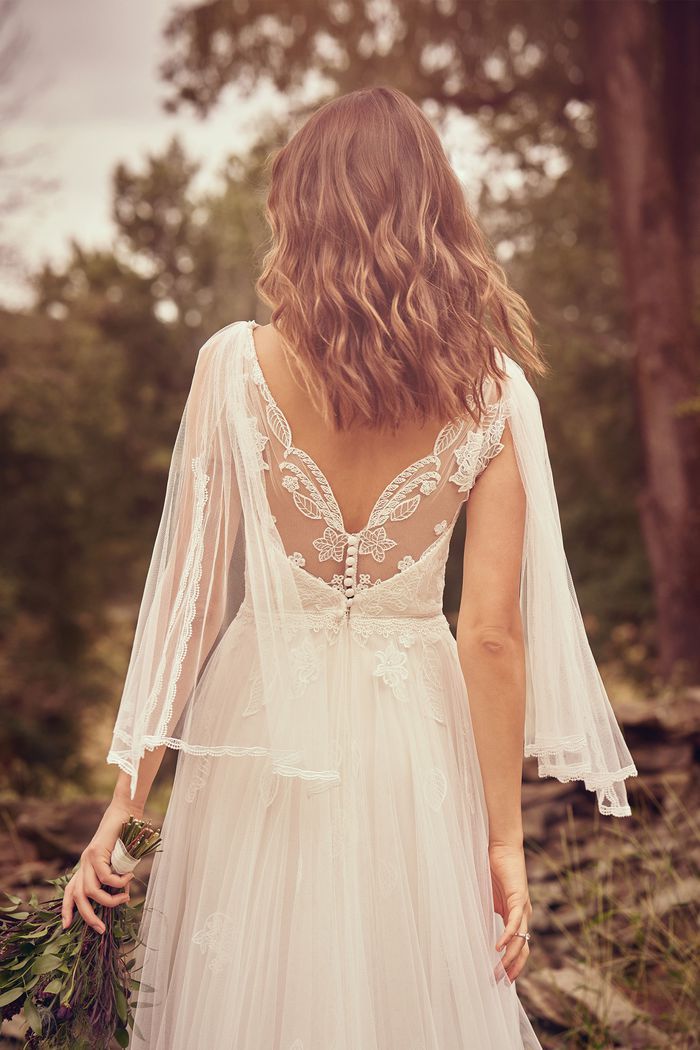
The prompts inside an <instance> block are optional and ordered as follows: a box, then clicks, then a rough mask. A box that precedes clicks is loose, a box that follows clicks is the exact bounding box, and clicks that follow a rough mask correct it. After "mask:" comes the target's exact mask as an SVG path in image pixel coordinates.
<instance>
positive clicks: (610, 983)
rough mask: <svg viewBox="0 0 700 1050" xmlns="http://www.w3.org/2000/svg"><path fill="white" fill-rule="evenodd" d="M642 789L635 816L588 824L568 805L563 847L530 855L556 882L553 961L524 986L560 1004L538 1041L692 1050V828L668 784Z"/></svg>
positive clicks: (698, 956) (699, 867)
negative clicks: (553, 1036)
mask: <svg viewBox="0 0 700 1050" xmlns="http://www.w3.org/2000/svg"><path fill="white" fill-rule="evenodd" d="M638 790H639V794H637V792H635V796H636V805H635V806H634V807H633V816H632V818H624V819H619V820H616V819H612V818H602V817H601V816H600V814H598V813H596V816H595V818H594V820H593V822H592V825H587V826H586V827H585V828H584V827H583V825H582V822H581V821H580V820H576V818H575V817H574V815H573V813H572V810H571V807H569V808H568V813H567V820H566V823H565V825H564V827H562V829H561V831H560V837H559V842H558V843H556V845H553V846H551V847H550V848H549V849H548V850H546V851H545V850H536V852H538V853H539V854H540V856H541V858H542V860H543V861H544V862H545V865H546V867H547V868H548V869H549V871H550V874H551V876H553V879H554V880H555V881H554V883H551V882H550V883H549V884H548V885H549V893H550V895H551V897H552V899H551V902H550V907H549V908H548V911H549V919H550V923H551V930H550V933H549V941H550V945H551V948H552V955H553V959H552V963H553V965H552V968H551V969H549V970H544V971H540V973H539V974H537V973H534V975H533V977H532V978H531V980H532V981H534V982H536V983H537V984H538V985H539V990H540V993H544V1000H547V996H548V997H549V998H548V1001H549V1002H550V1003H551V1004H554V1003H556V1007H555V1008H554V1009H553V1010H551V1011H550V1012H551V1013H553V1014H554V1015H556V1016H555V1017H554V1018H553V1019H550V1023H547V1021H546V1019H545V1020H544V1021H543V1027H544V1029H545V1031H547V1029H549V1030H550V1031H551V1033H552V1034H553V1033H554V1031H557V1037H556V1040H555V1041H554V1042H552V1043H551V1044H547V1043H545V1036H543V1043H545V1045H551V1046H552V1047H554V1046H556V1047H558V1048H559V1047H566V1048H567V1050H583V1048H585V1050H608V1048H612V1047H625V1048H626V1050H636V1048H639V1050H661V1048H662V1047H663V1048H664V1050H694V1048H696V1047H700V825H699V824H698V820H697V818H696V816H695V813H694V811H693V810H692V809H691V808H690V806H688V805H686V803H685V802H684V800H683V799H682V798H681V797H680V796H679V795H678V793H677V792H676V791H675V790H674V789H673V788H671V787H669V786H668V785H665V786H664V789H663V793H662V797H661V798H659V797H656V796H655V795H654V794H653V793H652V792H651V791H650V789H648V788H645V787H643V786H642V784H641V783H640V785H639V789H638ZM533 898H535V901H536V898H537V888H536V887H533ZM535 906H537V905H536V904H535ZM547 939H548V935H547V934H546V933H545V934H544V935H543V937H542V940H543V941H544V942H545V943H546V941H547ZM547 984H548V985H549V991H548V992H547ZM526 987H527V986H526ZM524 998H525V997H524ZM542 1001H543V997H542V995H540V1002H542ZM533 1003H534V998H533ZM552 1020H553V1022H554V1023H553V1024H552Z"/></svg>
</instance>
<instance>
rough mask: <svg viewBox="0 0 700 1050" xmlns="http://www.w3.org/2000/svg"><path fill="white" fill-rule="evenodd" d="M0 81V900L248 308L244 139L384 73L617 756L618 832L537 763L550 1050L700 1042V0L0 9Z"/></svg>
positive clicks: (50, 853)
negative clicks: (566, 590)
mask: <svg viewBox="0 0 700 1050" xmlns="http://www.w3.org/2000/svg"><path fill="white" fill-rule="evenodd" d="M0 69H1V70H2V72H1V73H0V113H1V114H2V118H3V119H2V124H3V132H2V137H1V138H0V268H1V273H0V276H1V278H2V284H1V287H0V304H2V305H1V306H0V313H1V317H0V381H1V386H0V460H1V462H0V470H1V472H2V521H1V524H0V629H1V632H2V634H1V640H0V705H1V710H2V724H1V727H0V801H1V803H2V804H1V806H0V818H1V819H0V879H1V880H2V883H3V885H4V886H6V887H20V891H21V892H24V891H25V890H27V889H28V888H29V887H32V888H36V889H38V890H39V892H41V887H42V885H43V881H42V880H43V879H45V878H46V877H50V876H52V875H55V874H56V873H57V872H58V871H59V870H62V869H63V868H64V867H65V866H66V864H67V863H69V862H70V863H72V862H73V861H74V860H75V858H76V857H77V856H78V854H79V853H80V850H81V849H82V848H83V847H84V845H85V844H86V842H87V840H88V838H89V837H90V835H91V833H92V830H94V827H95V825H96V823H97V820H98V818H99V814H100V812H101V807H103V806H104V801H105V799H106V798H107V797H108V796H109V793H110V792H111V787H112V785H113V782H114V769H113V768H112V767H107V766H106V765H105V762H104V757H105V754H106V751H107V746H108V741H109V736H110V732H111V726H112V720H113V717H114V714H115V711H116V705H117V703H118V700H119V696H120V691H121V686H122V684H123V679H124V674H125V671H126V664H127V661H128V657H129V650H130V645H131V641H132V638H133V630H134V626H135V621H136V614H137V611H138V603H139V600H140V597H141V593H142V588H143V583H144V579H145V573H146V569H147V565H148V560H149V557H150V552H151V547H152V544H153V540H154V538H155V532H156V528H157V524H158V519H159V516H160V511H161V508H162V502H163V497H164V493H165V482H166V475H167V469H168V464H169V458H170V453H171V450H172V444H173V441H174V438H175V434H176V431H177V426H178V423H179V419H180V415H181V412H182V408H183V405H184V400H185V397H186V393H187V389H188V386H189V381H190V379H191V375H192V371H193V367H194V361H195V357H196V353H197V350H198V349H199V346H200V345H201V344H202V343H203V342H204V341H205V339H206V338H207V337H208V336H209V335H210V334H211V333H212V332H214V331H215V330H216V329H217V328H219V327H220V326H222V325H224V324H227V323H229V322H231V321H233V320H238V319H242V318H245V319H250V318H253V317H255V318H257V319H258V320H259V321H260V322H261V323H266V321H267V320H268V312H267V310H266V309H265V308H264V307H263V305H262V304H261V303H259V302H258V301H257V300H256V296H255V293H254V287H253V286H254V281H255V278H256V277H257V274H258V272H259V267H260V261H261V258H262V255H263V252H264V249H265V243H266V238H267V229H266V226H265V223H264V218H263V211H262V209H263V204H264V199H265V192H266V183H265V173H264V162H265V158H266V157H267V156H268V154H269V152H270V150H271V149H274V147H275V146H276V145H277V144H279V143H281V142H283V141H285V140H286V139H287V138H288V136H289V135H290V133H291V132H292V131H293V130H294V129H295V128H296V127H297V126H298V124H299V123H300V122H301V121H302V120H303V119H304V117H305V115H306V114H307V113H308V112H309V111H310V110H311V109H313V108H314V107H315V106H317V105H318V104H319V102H321V101H323V100H325V99H326V98H328V97H332V96H333V95H335V94H337V93H343V92H346V91H350V90H353V89H355V88H357V87H360V86H365V85H368V84H372V83H385V84H392V85H394V86H396V87H398V88H400V89H402V90H403V91H405V92H407V93H408V94H409V95H411V97H412V98H414V99H415V100H416V102H418V103H419V104H420V105H421V106H423V107H424V109H425V112H426V113H427V114H428V116H429V117H430V119H431V120H432V121H433V122H434V124H435V126H436V128H437V129H438V131H439V133H440V135H441V137H442V139H443V142H444V143H445V148H446V149H447V151H448V153H449V156H450V159H451V160H452V163H453V164H454V166H455V168H456V170H457V171H458V173H459V174H460V177H461V178H462V179H463V181H464V185H465V192H466V193H467V196H468V198H469V200H470V203H471V205H472V207H473V208H474V210H475V212H476V213H477V215H478V218H479V220H480V221H481V223H482V224H483V226H484V227H485V229H486V231H487V232H488V234H489V237H490V239H491V241H492V244H493V246H494V251H495V253H496V255H497V257H498V258H499V260H500V261H501V262H502V264H503V265H504V266H505V267H506V269H507V272H508V274H509V276H510V278H511V281H512V283H513V284H514V286H515V287H516V288H517V289H518V291H519V292H520V293H521V294H522V295H524V297H525V298H526V299H527V301H528V303H529V304H530V307H531V309H532V311H533V313H534V315H535V317H536V319H537V322H538V336H539V339H540V341H541V343H542V344H543V346H544V348H545V350H546V353H547V356H548V358H549V361H550V364H551V366H552V367H551V374H550V376H549V377H548V378H547V379H546V380H544V381H538V382H537V383H535V386H536V388H537V391H538V394H539V397H540V401H541V405H542V412H543V416H544V420H545V427H546V431H547V436H548V442H549V449H550V456H551V460H552V466H553V471H554V475H555V481H556V487H557V492H558V496H559V501H560V509H561V516H562V525H563V530H564V536H565V542H566V548H567V552H568V556H569V562H570V565H571V570H572V574H573V577H574V581H575V584H576V587H577V591H578V595H579V600H580V604H581V608H582V611H583V614H584V619H585V622H586V626H587V629H588V632H589V637H590V640H591V644H592V646H593V649H594V652H595V655H596V657H597V658H598V660H599V663H600V667H601V671H602V673H603V675H604V678H605V681H606V684H607V686H608V690H609V693H610V695H611V699H612V701H613V704H614V706H615V709H616V712H617V713H618V716H619V718H620V720H621V721H622V723H623V725H624V727H625V732H626V736H627V739H628V742H629V744H630V747H631V749H632V751H633V754H634V757H635V759H636V760H637V764H638V767H639V771H640V776H639V777H638V778H636V779H635V780H634V781H632V782H630V784H629V786H630V795H631V802H632V807H633V811H634V814H633V816H632V817H631V818H626V819H625V820H622V821H620V820H617V821H616V820H614V819H611V818H608V819H602V818H598V817H597V815H596V813H595V811H594V806H593V802H592V798H591V796H590V795H588V794H587V793H585V792H584V791H583V790H582V789H581V788H580V786H579V785H575V784H574V785H571V784H559V783H558V782H556V781H546V782H545V781H542V782H539V781H538V778H537V772H536V769H533V768H532V766H531V764H529V762H528V763H526V768H525V779H524V785H523V802H524V807H525V827H526V835H527V840H528V849H529V864H530V874H531V882H532V897H533V903H534V907H535V915H534V918H533V929H534V932H535V935H536V938H537V940H536V942H535V944H534V951H533V954H532V957H531V961H530V963H529V964H528V967H527V968H526V971H525V973H524V974H523V976H522V978H520V979H519V981H518V984H519V986H520V987H521V995H522V998H523V999H524V1001H525V1003H526V1006H527V1007H528V1009H529V1012H530V1014H531V1016H532V1017H533V1021H534V1023H535V1024H536V1025H537V1028H538V1032H539V1033H540V1037H541V1039H542V1041H543V1044H544V1045H545V1046H546V1047H597V1048H603V1047H613V1046H614V1047H628V1048H633V1047H639V1048H644V1050H653V1048H655V1047H657V1046H658V1047H672V1048H673V1050H687V1048H692V1047H697V1046H698V1045H700V1043H699V1042H698V1030H699V1029H700V1014H699V1013H698V994H699V993H700V878H699V866H700V836H699V835H698V823H697V804H698V801H699V800H700V788H699V780H698V762H697V759H698V742H699V741H700V541H699V539H698V537H699V535H700V383H699V358H700V355H699V352H698V323H699V320H700V315H699V304H698V296H697V285H698V260H699V255H700V113H699V112H698V109H699V105H698V100H700V5H698V3H696V2H694V0H471V2H460V0H318V2H310V0H256V2H255V3H252V2H250V3H249V2H248V0H207V2H204V3H196V4H195V3H175V2H173V0H150V2H149V3H148V4H143V3H140V2H138V0H122V2H121V3H119V4H107V3H102V2H95V0H69V2H66V3H63V4H56V3H54V2H52V0H24V2H22V3H19V2H17V0H0ZM461 542H463V532H460V531H459V530H458V532H457V534H456V537H455V549H454V550H453V552H452V556H451V562H450V571H449V574H448V586H447V592H446V612H447V614H448V616H450V617H451V619H452V620H453V621H454V618H455V616H456V611H457V609H456V604H457V600H458V595H459V582H460V581H459V562H460V554H461V551H460V543H461ZM171 773H172V761H171V762H169V763H166V764H165V766H164V771H163V774H162V776H161V777H160V779H159V781H158V783H157V786H156V789H155V793H154V797H153V812H154V814H155V815H156V816H158V814H159V813H162V810H163V807H164V805H165V803H166V800H167V790H168V777H169V775H171ZM17 1034H18V1029H17V1027H16V1026H15V1027H12V1026H11V1025H10V1026H6V1029H5V1035H6V1038H7V1039H8V1040H10V1041H11V1040H12V1039H13V1038H14V1037H16V1036H17ZM8 1045H10V1044H9V1043H8Z"/></svg>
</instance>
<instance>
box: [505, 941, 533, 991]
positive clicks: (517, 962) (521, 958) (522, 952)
mask: <svg viewBox="0 0 700 1050" xmlns="http://www.w3.org/2000/svg"><path fill="white" fill-rule="evenodd" d="M523 932H525V931H523ZM518 940H519V941H521V942H522V948H520V949H519V951H518V954H517V956H516V957H515V959H514V961H513V963H512V965H510V966H506V967H505V970H506V973H507V974H508V980H509V981H514V980H515V979H516V977H517V976H518V975H519V973H520V971H521V970H522V968H523V966H524V965H525V963H526V962H527V960H528V958H529V955H530V945H529V944H528V943H527V941H526V940H525V939H524V938H522V937H519V938H518Z"/></svg>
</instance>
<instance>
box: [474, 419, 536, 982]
mask: <svg viewBox="0 0 700 1050" xmlns="http://www.w3.org/2000/svg"><path fill="white" fill-rule="evenodd" d="M501 440H502V444H503V448H502V450H501V451H500V452H499V453H498V454H497V455H496V456H494V458H493V459H492V460H491V461H490V462H489V464H488V466H487V467H486V469H484V470H483V472H482V473H481V474H480V476H479V477H478V479H477V481H476V483H475V485H474V488H473V489H472V491H471V493H470V495H469V499H468V501H467V534H466V541H465V548H464V577H463V584H462V595H461V601H460V609H459V619H458V623H457V649H458V653H459V659H460V664H461V667H462V671H463V674H464V680H465V683H466V686H467V692H468V695H469V709H470V714H471V720H472V725H473V729H474V737H475V742H476V748H477V753H478V757H479V765H480V768H481V775H482V781H483V786H484V795H485V800H486V808H487V811H488V826H489V859H490V861H491V868H492V874H493V881H494V893H495V898H496V901H495V903H496V909H497V911H499V912H500V914H502V915H503V918H504V921H505V923H506V930H505V932H504V935H503V937H502V938H501V940H500V942H499V947H500V946H501V945H508V949H507V951H506V954H505V955H504V957H503V962H504V966H505V967H506V970H507V972H508V975H509V977H510V978H511V979H514V977H515V976H517V973H518V972H519V970H520V968H521V967H522V965H523V964H524V961H525V957H526V955H527V951H523V946H524V945H525V944H526V942H525V941H524V940H523V939H522V938H520V937H515V936H514V935H515V933H516V932H524V930H525V928H526V926H527V919H528V918H529V915H530V912H531V906H530V901H529V895H528V890H527V877H526V873H525V863H524V855H523V826H522V810H521V781H522V769H523V740H524V719H525V646H524V639H523V628H522V621H521V616H520V572H521V566H522V552H523V539H524V529H525V491H524V488H523V485H522V481H521V478H520V473H519V471H518V465H517V461H516V457H515V449H514V446H513V439H512V435H511V433H510V430H509V428H508V426H507V425H506V427H505V429H504V431H503V436H502V439H501ZM516 960H517V961H516ZM511 964H512V965H511ZM509 966H510V969H509Z"/></svg>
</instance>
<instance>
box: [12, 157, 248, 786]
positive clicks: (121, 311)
mask: <svg viewBox="0 0 700 1050" xmlns="http://www.w3.org/2000/svg"><path fill="white" fill-rule="evenodd" d="M195 174H196V166H195V165H194V164H193V163H192V162H190V161H188V160H187V159H186V158H185V156H184V153H183V151H182V149H181V147H180V146H179V145H178V144H177V142H173V143H171V145H170V146H169V147H168V149H167V150H166V151H165V153H164V154H163V155H162V156H158V157H151V158H149V159H148V160H147V162H146V164H145V167H144V170H142V171H138V172H132V171H130V170H128V169H127V168H126V167H125V166H124V165H121V166H120V167H119V168H118V169H117V172H116V173H115V180H114V188H115V198H114V215H115V221H116V225H117V235H116V240H115V245H114V248H113V250H111V251H100V252H89V251H85V250H84V249H83V248H81V246H80V245H78V244H75V243H74V244H73V245H72V252H71V256H70V258H69V260H68V262H67V263H66V265H65V266H63V267H62V268H60V269H58V268H51V267H48V266H47V267H44V268H43V269H42V270H41V271H39V272H38V273H37V274H36V275H35V278H34V286H35V289H36V306H35V308H34V309H33V310H32V311H30V312H27V313H18V314H12V313H10V312H5V314H4V315H3V337H2V343H1V344H0V373H1V374H2V380H3V382H2V387H3V398H2V401H0V457H1V460H2V484H3V492H4V495H5V503H6V509H5V513H4V514H3V518H2V523H1V524H0V539H1V540H2V556H1V561H0V626H2V629H3V638H4V640H3V643H2V647H1V648H0V666H1V667H2V669H3V671H4V674H3V676H2V683H1V684H0V705H1V706H2V709H3V712H4V713H3V718H2V722H1V723H0V755H1V756H2V759H3V761H2V763H1V764H0V787H3V786H4V787H12V788H14V789H15V790H21V791H25V790H30V789H31V790H32V791H33V792H35V793H36V792H49V791H51V790H53V789H54V788H55V785H56V782H57V780H60V781H67V780H68V781H70V780H73V781H79V780H81V779H85V776H86V774H87V773H88V770H87V769H86V768H85V764H84V762H83V759H82V742H83V738H84V732H85V729H86V728H87V727H88V726H89V727H90V728H91V729H94V719H95V717H96V715H97V714H98V712H99V708H100V706H101V705H103V704H106V702H109V703H110V704H112V705H116V702H117V700H118V694H119V690H120V688H121V685H122V683H123V678H124V674H125V672H126V662H127V658H128V650H129V647H130V643H131V639H132V637H133V625H134V623H135V618H136V612H137V606H138V599H139V597H140V594H141V592H142V590H143V580H144V577H145V573H146V570H147V567H148V560H149V557H150V551H151V549H152V545H153V540H154V537H155V533H156V529H157V526H158V520H159V517H160V512H161V509H162V504H163V498H164V494H165V484H166V479H167V470H168V467H169V463H170V455H171V452H172V447H173V442H174V440H175V435H176V433H177V427H178V424H179V421H180V417H181V414H182V410H183V407H184V403H185V398H186V394H187V389H188V387H189V382H190V379H191V375H192V370H193V367H194V361H195V357H196V353H197V350H198V349H199V347H200V346H201V344H202V343H203V342H204V340H205V339H206V337H207V336H208V335H209V334H211V332H213V331H215V330H216V329H217V328H219V327H221V326H222V325H224V324H228V323H230V322H231V321H233V320H237V319H239V318H241V317H252V316H254V315H255V306H254V298H253V291H252V288H253V283H254V273H253V253H254V245H257V244H259V243H260V241H261V239H262V233H263V228H262V219H261V218H260V215H259V200H258V191H257V183H258V175H257V173H256V171H255V170H254V169H248V170H246V171H243V169H242V167H241V164H240V162H239V161H237V160H236V159H235V158H232V159H231V161H230V163H229V164H228V165H227V167H226V170H225V172H224V173H223V176H222V185H221V189H220V190H219V191H218V192H216V193H214V192H211V191H209V192H206V193H204V192H201V193H195V192H194V190H193V188H192V182H193V179H194V177H195ZM249 238H250V239H249ZM93 737H94V732H93ZM93 746H94V745H93Z"/></svg>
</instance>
